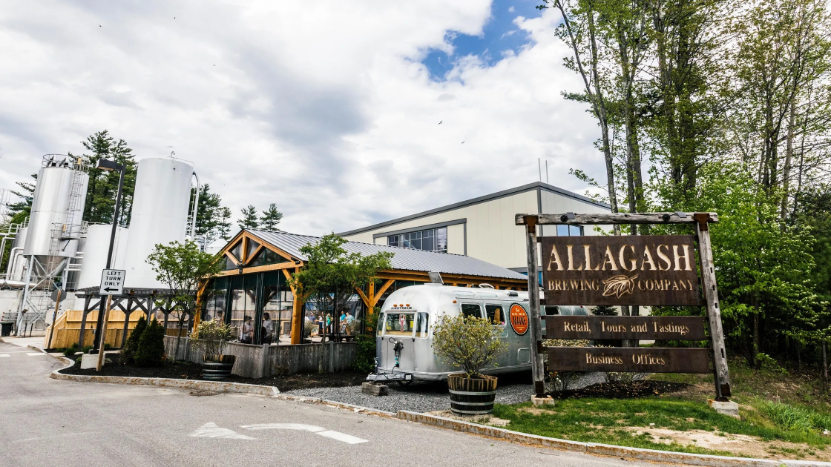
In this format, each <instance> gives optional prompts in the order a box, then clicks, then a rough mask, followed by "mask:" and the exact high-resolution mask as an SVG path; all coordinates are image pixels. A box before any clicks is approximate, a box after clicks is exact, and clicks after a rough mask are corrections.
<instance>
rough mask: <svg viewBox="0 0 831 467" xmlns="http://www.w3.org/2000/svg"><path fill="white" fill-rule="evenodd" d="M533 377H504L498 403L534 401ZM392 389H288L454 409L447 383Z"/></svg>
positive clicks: (590, 379)
mask: <svg viewBox="0 0 831 467" xmlns="http://www.w3.org/2000/svg"><path fill="white" fill-rule="evenodd" d="M530 380H531V375H530V373H528V374H524V373H523V374H519V375H504V376H500V377H499V384H498V386H497V389H496V402H497V403H499V404H518V403H520V402H527V401H529V400H531V393H532V392H533V391H534V389H533V388H534V386H533V384H530ZM605 380H606V379H605V376H604V374H603V373H587V374H585V375H584V376H583V378H581V379H580V380H579V381H578V382H576V383H575V384H573V385H572V386H571V387H572V388H573V389H579V388H583V387H586V386H591V385H592V384H597V383H602V382H605ZM526 381H528V383H526ZM389 389H390V391H389V395H388V396H381V397H378V396H370V395H369V394H364V393H362V392H361V388H360V386H351V387H344V388H310V389H296V390H293V391H285V394H291V395H295V396H304V397H315V398H320V399H325V400H329V401H334V402H341V403H344V404H352V405H358V406H361V407H368V408H372V409H376V410H384V411H387V412H398V411H399V410H409V411H411V412H433V411H437V410H449V409H450V396H449V395H448V392H447V383H443V382H442V383H421V382H414V383H412V384H411V385H409V386H399V385H398V383H390V384H389Z"/></svg>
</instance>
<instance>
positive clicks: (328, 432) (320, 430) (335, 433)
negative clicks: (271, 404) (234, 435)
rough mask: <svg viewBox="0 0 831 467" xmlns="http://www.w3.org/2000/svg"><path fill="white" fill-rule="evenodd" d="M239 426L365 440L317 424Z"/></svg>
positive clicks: (349, 439)
mask: <svg viewBox="0 0 831 467" xmlns="http://www.w3.org/2000/svg"><path fill="white" fill-rule="evenodd" d="M240 428H245V429H246V430H299V431H308V432H310V433H314V434H316V435H320V436H325V437H327V438H331V439H334V440H336V441H341V442H343V443H347V444H360V443H366V442H367V440H365V439H361V438H358V437H355V436H352V435H347V434H346V433H341V432H339V431H332V430H325V429H323V428H321V427H319V426H315V425H305V424H303V423H257V424H254V425H241V426H240Z"/></svg>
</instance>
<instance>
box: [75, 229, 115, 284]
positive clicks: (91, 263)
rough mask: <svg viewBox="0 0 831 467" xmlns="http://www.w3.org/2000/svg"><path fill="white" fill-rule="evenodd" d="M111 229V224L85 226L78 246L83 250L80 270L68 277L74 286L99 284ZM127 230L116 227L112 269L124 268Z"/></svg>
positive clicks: (105, 265) (105, 260)
mask: <svg viewBox="0 0 831 467" xmlns="http://www.w3.org/2000/svg"><path fill="white" fill-rule="evenodd" d="M112 229H113V226H112V225H111V224H91V225H89V226H88V227H87V233H86V235H85V236H84V238H83V239H82V241H81V247H80V248H81V251H82V252H83V259H82V260H81V267H80V272H78V273H76V274H77V276H76V277H70V280H69V281H70V283H73V284H75V288H78V289H83V288H87V287H98V286H99V285H100V284H101V270H102V269H104V268H106V267H107V251H108V249H109V245H110V235H111V234H112ZM128 232H129V231H128V230H127V229H126V228H124V227H118V228H117V230H116V232H115V243H114V245H113V261H112V268H113V269H124V257H125V255H126V251H127V235H128Z"/></svg>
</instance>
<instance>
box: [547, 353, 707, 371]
mask: <svg viewBox="0 0 831 467" xmlns="http://www.w3.org/2000/svg"><path fill="white" fill-rule="evenodd" d="M708 354H709V350H708V349H706V348H685V349H672V348H634V347H633V348H626V347H548V367H549V368H551V369H552V370H556V371H621V372H624V371H626V372H639V373H711V372H712V370H710V364H709V358H708Z"/></svg>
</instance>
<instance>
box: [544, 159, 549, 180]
mask: <svg viewBox="0 0 831 467" xmlns="http://www.w3.org/2000/svg"><path fill="white" fill-rule="evenodd" d="M545 183H548V160H547V159H546V161H545Z"/></svg>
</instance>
